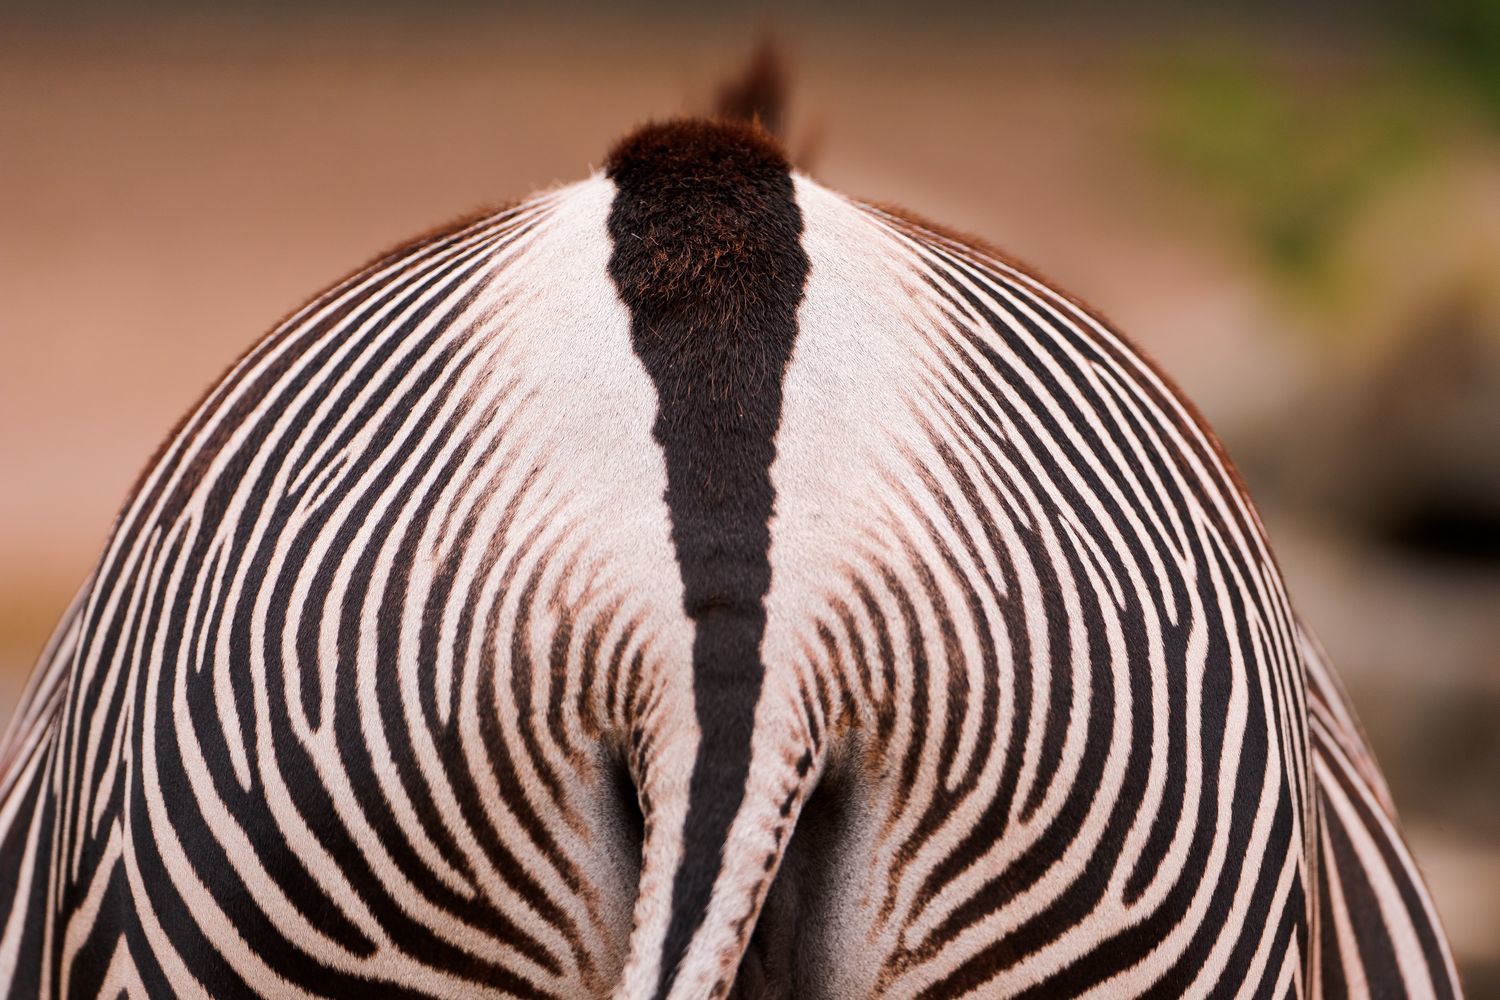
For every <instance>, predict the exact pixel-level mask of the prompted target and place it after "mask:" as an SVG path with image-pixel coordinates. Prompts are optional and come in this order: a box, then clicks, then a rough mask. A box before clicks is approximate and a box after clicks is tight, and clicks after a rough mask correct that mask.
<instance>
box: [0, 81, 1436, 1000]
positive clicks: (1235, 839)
mask: <svg viewBox="0 0 1500 1000" xmlns="http://www.w3.org/2000/svg"><path fill="white" fill-rule="evenodd" d="M739 100H740V103H743V104H745V106H746V108H747V109H750V108H751V106H752V105H753V104H754V103H755V102H754V101H753V100H751V99H750V98H748V97H744V95H740V98H739ZM746 113H747V114H748V113H749V110H747V111H746ZM0 984H3V985H4V986H5V987H6V993H7V995H9V996H12V997H35V996H60V995H66V996H98V995H109V996H119V995H122V994H124V995H127V996H131V997H135V996H163V997H166V996H184V997H190V996H197V997H241V996H244V997H250V996H276V997H292V996H299V997H300V996H377V995H378V996H387V995H389V996H412V997H471V996H495V997H552V998H577V997H595V996H597V997H607V996H612V997H615V998H618V1000H651V998H672V1000H690V998H701V997H715V998H718V997H725V996H734V997H743V998H751V997H760V998H773V997H797V998H857V997H871V996H881V997H925V998H938V997H959V996H982V997H1022V996H1024V997H1061V996H1075V995H1082V994H1093V995H1102V996H1111V997H1114V996H1120V997H1124V996H1143V997H1144V996H1154V997H1176V996H1211V997H1238V996H1247V997H1249V996H1255V997H1260V996H1276V997H1284V996H1326V997H1342V996H1413V997H1428V996H1432V997H1454V996H1457V995H1459V987H1458V983H1457V979H1456V976H1455V973H1454V969H1453V963H1452V959H1451V957H1450V955H1449V953H1448V949H1447V945H1446V943H1445V941H1444V937H1443V933H1442V930H1441V928H1440V926H1439V923H1438V921H1437V918H1436V915H1435V913H1434V911H1433V908H1432V905H1431V902H1430V900H1429V898H1428V896H1427V893H1426V890H1425V888H1424V887H1423V883H1422V879H1421V877H1420V875H1419V873H1418V872H1417V869H1416V867H1415V865H1414V863H1413V861H1412V859H1411V856H1410V854H1409V853H1408V852H1407V850H1406V848H1405V847H1404V845H1403V844H1402V841H1401V838H1400V835H1399V833H1398V831H1397V826H1396V819H1395V814H1394V810H1393V808H1392V806H1391V803H1390V799H1389V796H1388V794H1387V793H1386V791H1385V788H1384V785H1383V782H1382V780H1381V778H1380V775H1379V772H1378V770H1377V769H1376V767H1375V764H1374V761H1373V758H1372V756H1371V754H1370V751H1369V749H1368V747H1367V746H1366V743H1365V741H1364V739H1363V737H1362V736H1361V734H1360V730H1359V727H1358V724H1357V723H1356V722H1355V719H1354V716H1353V714H1352V712H1351V710H1350V708H1349V705H1348V702H1347V700H1346V699H1345V698H1344V696H1343V694H1342V692H1341V689H1340V688H1339V686H1338V684H1337V681H1336V680H1335V679H1334V677H1333V675H1332V673H1331V672H1330V670H1329V669H1328V667H1327V666H1326V663H1325V660H1324V658H1323V656H1322V655H1321V653H1320V652H1319V650H1318V648H1317V646H1316V644H1315V642H1314V641H1313V640H1312V639H1311V638H1310V636H1309V634H1308V633H1307V632H1306V630H1305V629H1304V628H1303V626H1302V625H1301V624H1300V623H1299V621H1298V620H1297V618H1296V617H1295V615H1294V613H1293V611H1292V609H1291V606H1290V604H1289V602H1288V599H1287V594H1286V588H1285V585H1284V583H1283V581H1282V578H1281V575H1280V573H1279V571H1278V569H1277V567H1276V564H1275V561H1274V559H1273V558H1272V555H1271V552H1270V549H1269V548H1268V546H1267V542H1266V540H1265V537H1264V534H1263V532H1262V528H1261V524H1260V522H1259V520H1258V518H1257V515H1256V513H1255V510H1254V508H1253V507H1252V505H1251V503H1250V501H1249V499H1248V497H1247V496H1246V494H1245V492H1244V490H1243V489H1242V488H1241V486H1240V485H1239V483H1238V481H1237V479H1236V477H1235V473H1234V471H1233V469H1232V467H1231V466H1230V464H1229V462H1228V459H1227V458H1226V457H1225V456H1224V455H1223V453H1222V451H1221V449H1220V448H1219V446H1218V444H1217V442H1216V441H1215V439H1214V438H1213V436H1212V435H1211V433H1210V432H1209V431H1208V430H1207V428H1206V427H1205V426H1204V425H1203V423H1202V422H1201V421H1200V420H1199V419H1198V418H1197V417H1196V416H1195V414H1194V412H1193V411H1192V410H1191V408H1190V407H1189V406H1188V404H1187V403H1186V402H1184V401H1183V400H1182V398H1181V397H1180V396H1179V395H1178V394H1177V392H1176V391H1175V390H1174V389H1173V387H1172V386H1171V385H1170V383H1168V382H1167V380H1166V379H1165V378H1164V377H1163V376H1162V375H1161V374H1160V373H1159V372H1157V371H1156V370H1155V369H1154V368H1152V367H1151V366H1150V365H1149V364H1148V363H1147V362H1146V361H1145V360H1144V359H1143V358H1142V357H1141V355H1140V354H1139V353H1138V352H1137V351H1136V350H1135V349H1133V348H1132V347H1131V346H1130V345H1129V344H1128V343H1127V342H1126V341H1125V340H1124V339H1123V338H1122V337H1121V336H1120V335H1119V334H1118V333H1116V332H1115V331H1113V330H1112V329H1110V328H1109V327H1108V326H1107V325H1106V324H1105V323H1104V322H1103V321H1102V320H1100V319H1099V318H1098V317H1097V316H1096V315H1095V314H1094V313H1092V312H1091V311H1089V310H1088V309H1086V308H1084V307H1083V306H1081V305H1080V304H1079V303H1077V302H1076V301H1074V300H1073V299H1071V298H1069V297H1067V296H1065V295H1064V294H1061V293H1059V292H1058V291H1056V290H1054V289H1053V288H1051V287H1050V286H1048V285H1047V284H1044V283H1043V282H1041V281H1040V280H1038V279H1037V278H1036V277H1034V276H1032V275H1030V274H1029V273H1027V272H1026V271H1025V270H1024V269H1022V268H1020V267H1019V266H1018V265H1016V264H1014V263H1012V262H1010V261H1009V260H1007V259H1005V258H1004V257H1002V256H1000V255H999V254H997V253H996V252H994V251H993V250H991V249H989V248H987V247H985V246H984V245H982V244H980V243H978V242H976V241H972V240H967V239H963V238H960V237H957V236H955V235H953V234H950V233H948V232H946V231H944V230H941V229H939V228H937V227H934V226H932V225H930V224H927V223H924V222H921V221H920V220H916V219H914V218H913V217H911V216H909V215H907V214H905V213H902V212H900V211H897V210H893V209H888V208H882V207H878V206H875V205H872V204H868V203H864V202H860V201H857V200H853V199H850V198H848V197H845V196H843V195H840V194H837V193H835V192H833V191H831V190H829V189H827V188H825V187H823V186H821V185H820V184H818V183H817V182H816V181H814V180H812V179H811V178H809V177H808V176H806V175H805V174H803V173H801V172H799V171H796V170H794V169H792V167H791V166H790V165H789V163H788V161H787V158H786V156H785V154H784V153H783V151H782V149H781V147H780V145H779V144H778V142H777V140H776V139H775V138H774V137H773V136H772V135H770V134H769V133H768V132H766V131H765V130H764V129H762V128H761V127H760V125H758V124H757V123H755V122H754V121H749V122H747V121H739V120H725V119H714V120H709V119H702V120H699V119H687V120H679V121H673V122H668V123H665V124H658V125H651V126H647V127H645V128H643V129H641V130H639V131H637V132H636V133H634V134H633V135H631V136H629V137H627V138H626V139H625V140H623V141H622V142H621V143H620V144H619V145H618V146H617V147H616V149H615V151H614V152H613V153H612V154H611V156H610V157H609V159H608V160H607V162H606V167H605V169H604V170H603V171H602V172H600V173H597V174H595V175H593V176H591V177H589V178H588V179H586V180H584V181H581V182H579V183H576V184H572V185H568V186H565V187H560V188H557V189H555V190H551V191H546V192H543V193H541V194H537V195H535V196H533V197H531V198H529V199H527V200H525V201H523V202H521V203H519V204H516V205H513V206H511V207H508V208H506V209H504V210H501V211H499V212H496V213H492V214H488V215H485V216H483V217H481V218H477V219H473V220H469V221H466V222H464V223H462V224H460V225H458V226H455V227H453V228H451V229H449V230H446V231H444V232H441V233H439V234H438V235H435V236H433V237H430V238H427V239H425V240H422V241H419V242H418V243H416V244H413V245H411V246H408V247H405V248H402V249H401V250H399V251H396V252H394V253H392V254H390V255H388V256H386V257H384V258H382V259H380V260H378V261H376V262H375V263H373V264H371V265H369V266H368V267H366V268H364V269H363V270H361V271H359V272H358V273H356V274H355V275H353V276H352V277H350V278H348V279H347V280H345V281H343V282H341V283H340V284H338V285H337V286H335V287H334V288H333V289H331V290H330V291H328V292H326V293H324V294H323V295H321V296H319V297H317V298H316V299H314V300H313V301H312V302H311V303H309V304H308V305H306V306H305V307H303V308H302V309H301V310H300V311H298V312H297V313H296V314H295V315H293V316H292V317H290V318H289V319H287V320H286V321H285V322H283V323H282V324H281V325H280V326H278V327H277V328H276V329H275V330H274V331H272V333H271V334H270V335H269V336H268V337H267V338H266V339H265V340H263V341H261V342H260V343H259V344H258V345H257V346H256V347H254V348H253V349H252V350H251V351H250V352H249V353H248V354H246V355H245V356H244V357H243V358H242V359H241V360H240V361H239V362H237V363H236V364H235V365H234V367H233V368H231V369H230V371H229V372H228V373H227V374H226V375H225V376H224V377H223V378H222V379H221V380H220V382H219V383H218V384H217V385H216V386H215V387H214V388H213V389H212V390H211V391H210V392H209V393H208V395H207V396H206V397H205V398H204V399H203V400H202V402H201V403H200V404H199V405H198V406H197V407H196V408H195V409H194V410H193V411H192V412H191V413H190V414H189V415H188V416H187V418H186V419H185V420H184V422H183V423H182V425H181V426H180V427H179V429H178V430H177V431H176V432H175V434H174V435H173V436H172V437H171V438H170V439H169V440H168V442H167V443H166V445H165V446H164V447H163V450H162V451H161V453H160V454H159V456H158V457H157V459H156V460H155V461H154V463H153V464H152V466H151V467H150V468H149V469H148V470H147V471H146V473H145V474H144V476H143V477H142V479H141V481H140V483H139V485H138V487H137V489H136V491H135V493H134V494H133V496H132V497H131V499H130V500H129V502H128V503H127V505H126V507H125V508H124V510H123V512H122V513H121V515H120V518H119V521H118V523H117V525H116V527H115V530H114V532H113V534H112V535H111V538H110V540H109V542H108V544H107V547H106V549H105V552H104V554H103V556H102V557H101V559H100V561H99V563H98V565H97V567H96V569H95V571H94V573H93V575H92V577H91V579H90V581H89V582H88V583H87V584H86V585H85V586H84V588H83V590H82V592H81V593H80V595H79V597H78V598H77V600H76V601H75V603H74V604H73V606H72V607H71V609H70V610H69V611H68V612H67V614H66V615H65V617H64V619H63V622H62V624H61V625H60V626H59V628H58V631H57V633H56V635H55V637H54V639H53V640H52V642H51V644H50V645H49V647H48V648H47V650H46V651H45V652H44V654H43V656H42V660H41V663H40V665H39V666H38V669H37V671H36V673H35V675H34V677H33V679H32V681H31V684H30V686H29V688H28V690H27V692H26V694H25V696H24V699H23V702H22V704H21V706H20V708H19V710H18V712H17V714H16V717H15V720H14V722H13V723H12V724H11V727H10V730H9V733H8V735H7V737H6V738H5V740H4V742H3V744H0Z"/></svg>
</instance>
